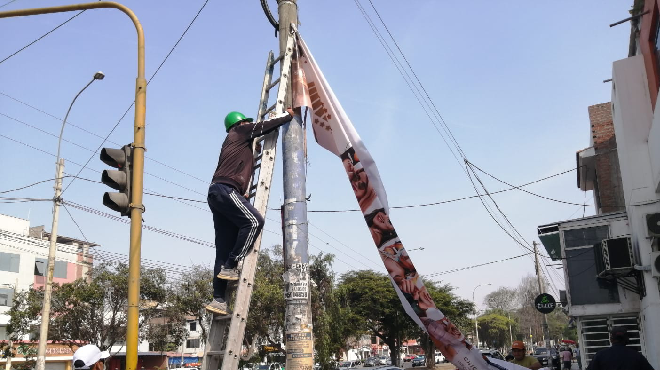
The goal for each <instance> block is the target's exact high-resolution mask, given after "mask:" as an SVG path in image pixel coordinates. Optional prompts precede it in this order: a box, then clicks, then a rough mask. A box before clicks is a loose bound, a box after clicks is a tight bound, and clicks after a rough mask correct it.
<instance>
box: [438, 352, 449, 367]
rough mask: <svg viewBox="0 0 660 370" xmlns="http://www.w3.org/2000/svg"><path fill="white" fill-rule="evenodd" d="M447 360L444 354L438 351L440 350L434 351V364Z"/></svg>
mask: <svg viewBox="0 0 660 370" xmlns="http://www.w3.org/2000/svg"><path fill="white" fill-rule="evenodd" d="M445 362H447V360H446V359H445V356H444V355H443V354H442V353H441V352H440V351H435V363H436V364H442V363H445Z"/></svg>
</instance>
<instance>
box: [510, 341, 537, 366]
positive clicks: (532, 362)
mask: <svg viewBox="0 0 660 370" xmlns="http://www.w3.org/2000/svg"><path fill="white" fill-rule="evenodd" d="M511 353H512V354H513V360H510V361H509V362H511V363H514V364H516V365H520V366H523V367H526V368H528V369H532V370H538V369H540V368H541V364H540V363H539V360H537V359H536V357H533V356H530V355H527V354H526V353H525V343H523V342H522V341H520V340H514V341H513V343H512V344H511Z"/></svg>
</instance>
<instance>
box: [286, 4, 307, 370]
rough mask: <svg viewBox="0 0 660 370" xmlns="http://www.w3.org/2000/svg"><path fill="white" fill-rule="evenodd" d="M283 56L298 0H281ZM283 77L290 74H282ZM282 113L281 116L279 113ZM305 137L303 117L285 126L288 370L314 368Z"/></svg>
mask: <svg viewBox="0 0 660 370" xmlns="http://www.w3.org/2000/svg"><path fill="white" fill-rule="evenodd" d="M277 13H278V15H279V34H280V55H284V53H291V52H292V50H286V43H287V38H289V37H292V36H291V25H292V24H293V25H297V24H298V5H297V4H296V0H278V1H277ZM281 73H282V74H285V73H291V71H284V70H283V71H281ZM284 103H285V104H284V106H285V107H290V106H291V104H292V89H291V84H290V83H289V84H288V86H287V94H286V98H285V102H284ZM278 113H280V112H278ZM304 137H305V133H304V131H303V128H302V122H301V120H300V117H296V118H294V119H293V120H292V121H291V122H290V123H288V124H286V125H284V126H282V151H283V161H284V176H283V177H284V207H283V208H284V223H283V225H282V226H283V228H284V261H285V264H286V265H285V267H284V268H285V272H284V283H285V299H286V313H285V316H284V320H285V321H284V332H285V343H286V369H287V370H311V369H313V368H314V354H313V351H314V340H313V337H312V312H311V299H310V294H309V270H308V264H309V256H308V252H307V238H308V237H307V200H306V199H305V196H306V194H305V193H306V190H305V188H306V187H305V183H306V179H305V176H306V173H305V163H306V161H305V150H304Z"/></svg>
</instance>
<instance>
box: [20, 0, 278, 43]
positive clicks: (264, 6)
mask: <svg viewBox="0 0 660 370" xmlns="http://www.w3.org/2000/svg"><path fill="white" fill-rule="evenodd" d="M14 1H16V0H14ZM261 9H263V11H264V13H265V14H266V18H268V22H270V24H271V25H272V26H273V27H275V37H277V31H279V29H280V24H279V23H277V21H276V20H275V18H274V17H273V14H272V13H271V12H270V9H269V8H268V2H267V0H261Z"/></svg>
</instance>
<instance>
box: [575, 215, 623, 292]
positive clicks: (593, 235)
mask: <svg viewBox="0 0 660 370" xmlns="http://www.w3.org/2000/svg"><path fill="white" fill-rule="evenodd" d="M608 236H609V227H608V226H595V227H587V228H583V229H573V230H566V231H564V247H565V248H566V249H565V253H566V264H567V267H568V271H567V273H568V286H569V288H570V293H571V304H573V305H583V304H597V303H619V302H620V300H619V290H618V288H617V284H616V281H607V280H604V279H598V278H597V277H596V276H597V272H596V256H595V254H594V245H595V244H599V243H600V242H601V241H602V240H603V239H607V238H608Z"/></svg>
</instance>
